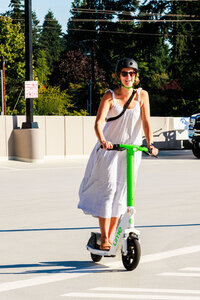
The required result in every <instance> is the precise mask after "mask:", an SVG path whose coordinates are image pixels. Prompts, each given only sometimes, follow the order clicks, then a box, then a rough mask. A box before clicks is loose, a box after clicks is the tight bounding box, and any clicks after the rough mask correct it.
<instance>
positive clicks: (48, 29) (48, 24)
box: [39, 10, 62, 71]
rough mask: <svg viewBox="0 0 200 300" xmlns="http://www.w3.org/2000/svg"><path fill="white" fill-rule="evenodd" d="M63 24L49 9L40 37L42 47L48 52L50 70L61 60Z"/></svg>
mask: <svg viewBox="0 0 200 300" xmlns="http://www.w3.org/2000/svg"><path fill="white" fill-rule="evenodd" d="M61 35H62V31H61V25H60V24H59V23H58V21H57V20H56V19H55V18H54V15H53V13H52V12H51V11H50V10H49V11H48V13H47V15H46V16H45V19H44V23H43V28H42V32H41V37H40V40H39V41H40V45H41V48H42V49H44V51H45V52H46V58H47V63H48V67H49V69H50V71H52V70H53V68H54V67H55V65H56V64H57V63H58V62H59V59H60V55H61V52H62V40H61Z"/></svg>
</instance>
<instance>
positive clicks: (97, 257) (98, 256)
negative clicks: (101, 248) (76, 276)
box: [90, 253, 102, 262]
mask: <svg viewBox="0 0 200 300" xmlns="http://www.w3.org/2000/svg"><path fill="white" fill-rule="evenodd" d="M90 254H91V258H92V260H93V262H99V261H100V260H101V259H102V256H101V255H97V254H93V253H90Z"/></svg>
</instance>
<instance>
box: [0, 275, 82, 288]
mask: <svg viewBox="0 0 200 300" xmlns="http://www.w3.org/2000/svg"><path fill="white" fill-rule="evenodd" d="M84 275H85V274H84V273H79V274H78V273H77V274H76V273H67V274H66V273H64V274H56V275H50V276H39V277H36V278H32V279H25V280H19V281H11V282H5V283H1V284H0V292H6V291H11V290H16V289H21V288H25V287H30V286H35V285H40V284H47V283H51V282H56V281H61V280H67V279H73V278H76V277H80V276H84Z"/></svg>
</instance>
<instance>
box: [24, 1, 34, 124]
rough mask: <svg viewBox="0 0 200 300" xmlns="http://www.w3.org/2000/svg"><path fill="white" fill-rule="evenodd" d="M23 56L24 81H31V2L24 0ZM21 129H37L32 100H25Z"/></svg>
mask: <svg viewBox="0 0 200 300" xmlns="http://www.w3.org/2000/svg"><path fill="white" fill-rule="evenodd" d="M25 56H26V81H32V80H33V66H32V64H33V62H32V56H33V50H32V1H31V0H25ZM22 128H38V124H37V122H33V98H27V99H26V122H24V123H22Z"/></svg>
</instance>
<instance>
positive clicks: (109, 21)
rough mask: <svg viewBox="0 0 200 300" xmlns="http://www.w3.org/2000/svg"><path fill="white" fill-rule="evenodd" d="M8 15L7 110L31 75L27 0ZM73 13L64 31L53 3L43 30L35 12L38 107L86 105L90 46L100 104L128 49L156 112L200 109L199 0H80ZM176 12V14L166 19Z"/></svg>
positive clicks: (66, 109)
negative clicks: (27, 73)
mask: <svg viewBox="0 0 200 300" xmlns="http://www.w3.org/2000/svg"><path fill="white" fill-rule="evenodd" d="M5 15H7V16H10V17H11V18H12V20H11V19H8V18H2V17H1V18H0V59H1V57H2V56H3V55H4V56H5V59H6V90H7V100H8V103H7V104H8V105H7V107H8V113H22V112H24V111H25V110H24V109H25V102H24V100H20V101H19V103H18V105H17V106H16V105H15V103H16V99H18V96H19V95H20V92H21V90H22V88H23V87H24V77H25V76H24V75H25V57H24V34H23V33H24V19H23V18H24V11H23V6H22V5H21V1H20V0H10V11H9V12H6V13H5V14H4V16H5ZM71 15H72V18H70V20H69V21H68V25H67V30H68V32H67V34H66V35H65V36H63V35H62V32H61V26H60V25H59V23H58V21H57V20H56V19H55V18H54V15H53V13H52V12H51V11H49V12H47V14H46V16H45V19H44V23H43V26H42V30H40V29H39V21H38V19H37V16H36V14H35V13H33V14H32V17H33V58H34V78H36V79H38V80H39V82H40V83H42V84H45V85H46V86H48V88H44V86H43V87H42V88H41V89H40V96H39V98H40V100H41V101H40V102H37V100H35V101H34V105H35V113H36V114H42V113H44V114H58V115H59V114H72V115H73V114H77V115H79V114H81V115H84V114H85V113H86V109H88V102H89V98H90V81H91V78H92V71H91V70H92V68H91V66H92V50H93V53H94V77H95V80H94V83H95V84H94V99H93V104H94V105H95V110H96V109H97V106H98V104H99V102H100V99H101V97H102V95H103V93H104V92H105V90H106V89H107V88H108V86H111V87H112V76H111V75H112V72H113V71H114V67H115V64H116V62H117V60H118V59H120V58H122V57H133V58H134V59H135V60H136V61H137V62H138V64H139V72H140V86H142V87H143V88H144V89H146V90H148V92H149V93H150V101H151V114H152V115H155V116H159V115H160V116H162V115H163V116H167V115H168V116H183V115H190V114H192V113H195V112H197V111H198V110H199V109H200V104H199V94H200V85H199V82H200V71H199V70H200V55H199V36H200V27H199V23H198V22H195V20H196V19H197V20H198V16H199V15H200V1H179V0H176V1H157V0H141V1H139V0H101V1H94V0H74V1H73V2H72V9H71ZM80 19H81V20H80ZM84 19H85V21H84ZM141 19H142V20H143V21H140V20H141ZM171 19H174V20H176V21H177V22H166V21H165V20H171ZM184 19H185V20H187V22H183V20H184ZM190 19H191V20H192V22H191V21H188V20H190ZM179 20H181V22H179ZM88 21H89V22H88ZM152 21H153V22H152ZM163 21H164V22H163ZM193 21H194V22H193ZM15 23H16V24H15ZM20 25H21V27H20ZM50 85H51V86H52V87H51V86H50ZM42 91H43V92H42ZM38 101H39V100H38ZM39 103H40V104H39ZM15 106H16V108H15ZM14 108H15V110H14V112H13V109H14Z"/></svg>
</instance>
